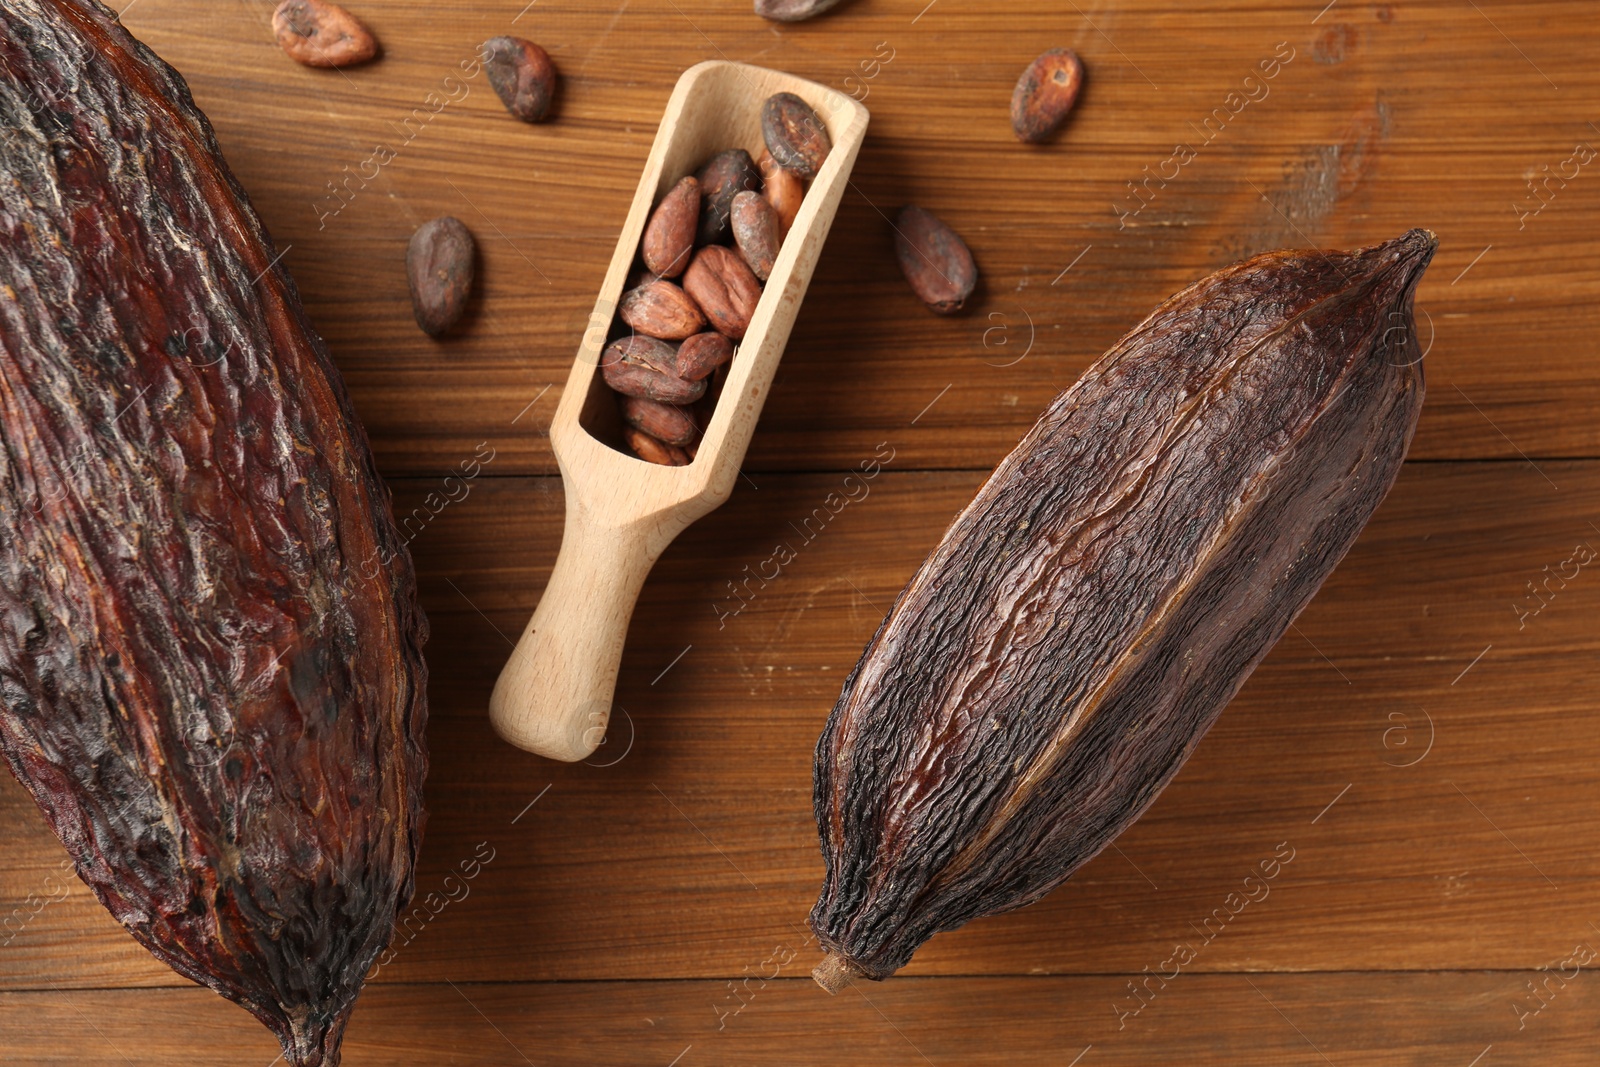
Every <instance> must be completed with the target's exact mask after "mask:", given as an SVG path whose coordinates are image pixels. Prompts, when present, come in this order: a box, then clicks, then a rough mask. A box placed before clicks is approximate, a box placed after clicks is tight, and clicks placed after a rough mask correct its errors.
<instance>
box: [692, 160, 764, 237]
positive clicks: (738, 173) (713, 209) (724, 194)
mask: <svg viewBox="0 0 1600 1067" xmlns="http://www.w3.org/2000/svg"><path fill="white" fill-rule="evenodd" d="M695 177H696V178H698V179H699V181H700V230H699V233H698V235H697V239H698V240H699V242H700V244H703V245H720V244H726V243H727V242H728V237H729V236H730V232H731V231H730V229H729V223H728V215H729V213H730V212H731V211H732V210H733V198H734V196H735V195H736V194H737V193H739V192H741V191H742V190H745V189H760V188H761V172H760V171H758V170H756V164H755V160H753V159H751V158H750V153H749V152H746V151H745V150H744V149H742V148H730V149H728V151H726V152H720V153H718V154H717V155H715V156H713V157H712V158H711V162H709V163H707V164H706V165H705V166H703V167H701V168H700V170H699V171H698V172H697V173H696V174H695Z"/></svg>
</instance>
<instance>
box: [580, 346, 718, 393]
mask: <svg viewBox="0 0 1600 1067" xmlns="http://www.w3.org/2000/svg"><path fill="white" fill-rule="evenodd" d="M676 360H677V353H676V352H674V351H673V348H672V346H671V345H669V344H667V343H666V342H664V341H658V340H656V339H655V338H654V337H640V336H633V337H622V338H618V339H617V340H615V341H612V342H611V343H610V344H609V345H607V346H606V348H605V351H604V352H602V353H601V354H600V373H601V374H602V375H603V376H604V377H605V380H606V384H607V385H609V386H611V388H613V389H615V390H616V391H617V392H619V393H621V394H623V395H624V396H641V397H644V398H645V399H647V400H659V401H661V402H662V403H664V404H690V403H693V402H694V401H696V400H699V399H700V398H701V397H702V396H704V395H705V392H706V383H705V382H704V381H698V382H688V381H684V380H683V379H682V378H680V377H678V376H677V375H676V374H674V373H673V372H672V367H673V364H674V363H675V362H676Z"/></svg>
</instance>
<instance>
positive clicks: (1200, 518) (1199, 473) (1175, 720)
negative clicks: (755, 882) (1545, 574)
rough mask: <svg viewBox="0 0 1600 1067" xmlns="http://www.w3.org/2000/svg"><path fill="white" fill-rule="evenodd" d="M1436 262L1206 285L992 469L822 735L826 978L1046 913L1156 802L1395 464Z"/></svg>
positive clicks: (1412, 424) (1369, 264)
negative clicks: (957, 933)
mask: <svg viewBox="0 0 1600 1067" xmlns="http://www.w3.org/2000/svg"><path fill="white" fill-rule="evenodd" d="M1435 245H1436V241H1435V239H1434V237H1433V235H1432V234H1430V233H1427V232H1426V231H1422V230H1413V231H1411V232H1410V233H1408V234H1406V235H1405V236H1403V237H1400V238H1398V239H1396V240H1393V241H1390V242H1388V243H1387V244H1383V245H1379V246H1377V247H1375V248H1368V249H1363V250H1360V251H1356V252H1320V251H1296V252H1271V253H1267V254H1265V255H1261V256H1257V257H1255V258H1254V259H1251V260H1248V261H1246V262H1244V263H1241V264H1236V265H1234V266H1232V267H1229V268H1226V269H1225V270H1222V271H1219V272H1217V273H1216V274H1213V275H1211V276H1210V277H1208V278H1206V279H1204V280H1202V281H1200V282H1198V283H1196V284H1195V285H1192V286H1190V287H1189V288H1187V289H1185V290H1183V291H1182V292H1180V293H1178V294H1177V295H1176V296H1174V297H1172V298H1171V299H1170V300H1168V301H1167V302H1166V303H1165V304H1163V305H1162V306H1161V307H1159V308H1157V309H1156V311H1155V312H1154V313H1153V314H1151V316H1150V317H1149V318H1147V319H1146V320H1145V321H1144V322H1143V323H1141V324H1140V325H1139V326H1138V327H1136V328H1135V329H1134V330H1133V332H1131V333H1130V334H1128V335H1127V336H1126V337H1124V338H1123V339H1122V340H1121V341H1119V342H1117V344H1116V345H1114V346H1113V347H1112V349H1111V351H1110V352H1108V353H1107V354H1106V355H1105V356H1104V357H1103V358H1101V359H1100V360H1099V361H1098V362H1096V363H1095V364H1094V365H1093V366H1092V367H1090V368H1089V369H1088V370H1087V371H1085V372H1084V374H1083V377H1082V378H1081V379H1079V381H1078V382H1077V383H1076V384H1075V385H1073V386H1072V388H1070V389H1068V390H1067V391H1066V392H1064V393H1062V394H1061V395H1060V396H1059V397H1058V398H1057V399H1056V400H1055V402H1054V403H1053V404H1052V405H1051V406H1050V408H1049V410H1047V411H1046V412H1045V413H1044V415H1043V417H1042V418H1041V419H1040V420H1039V422H1038V424H1037V425H1035V426H1034V427H1033V429H1032V430H1030V431H1029V432H1028V434H1027V435H1026V436H1025V437H1024V438H1023V439H1022V442H1021V443H1020V444H1019V445H1018V446H1017V447H1016V449H1015V450H1014V451H1013V452H1012V453H1011V454H1010V455H1009V456H1007V457H1006V458H1005V459H1004V460H1002V461H1001V463H1000V465H999V466H998V467H997V468H996V469H995V471H994V473H993V475H991V476H990V478H989V480H988V481H987V482H986V483H985V484H984V485H983V487H982V488H981V489H980V490H979V491H978V494H977V496H976V497H975V498H974V499H973V501H972V503H971V504H969V505H968V506H967V507H966V509H965V510H963V511H962V512H961V514H960V515H958V516H957V517H956V519H955V521H954V522H953V523H951V525H950V528H949V529H948V530H947V531H946V532H945V535H944V539H943V540H942V541H941V542H940V543H939V545H938V547H936V548H935V549H934V550H933V552H932V553H931V554H930V555H929V557H928V559H927V561H926V562H925V563H923V565H922V567H921V569H919V570H918V571H917V573H916V574H915V575H914V576H913V577H912V579H911V581H910V583H909V584H908V585H907V586H906V588H905V590H904V591H903V592H902V593H901V594H900V596H899V598H898V599H897V600H896V601H895V604H894V606H893V608H891V609H890V611H889V614H888V616H887V618H885V620H884V621H883V623H882V625H881V626H880V627H879V628H878V632H877V633H876V634H875V635H874V636H873V638H872V641H871V642H870V643H869V644H868V646H867V649H866V652H865V653H864V654H863V656H862V657H861V661H860V662H859V663H858V664H857V665H856V668H855V669H854V671H852V672H851V674H850V676H849V678H848V679H847V680H846V681H845V684H844V689H843V692H842V694H841V695H840V698H839V702H838V704H837V705H835V707H834V709H833V712H832V714H831V715H830V716H829V719H828V724H827V727H826V728H825V729H824V731H823V734H822V737H821V739H820V740H819V741H818V743H817V750H816V765H815V772H816V789H815V815H816V820H817V828H818V832H819V834H820V836H821V841H822V852H823V857H824V859H825V861H826V870H827V873H826V879H825V882H824V885H823V888H822V892H821V895H820V898H819V899H818V901H817V904H816V907H815V908H814V909H813V911H812V913H811V926H812V929H814V930H815V931H816V933H817V936H818V938H819V939H820V941H821V944H822V946H823V947H824V949H825V950H826V951H827V952H828V953H829V956H828V957H827V958H826V959H825V960H824V961H823V964H822V966H820V967H819V968H818V971H817V974H816V977H817V980H818V981H819V982H822V983H824V984H825V985H829V986H832V987H837V986H838V985H839V984H840V983H841V982H843V981H845V980H847V979H849V978H850V977H854V976H865V977H868V978H873V979H882V978H884V977H886V976H888V975H889V974H892V973H893V972H894V971H896V970H898V969H899V968H900V967H902V966H904V965H905V963H906V962H907V961H908V960H909V959H910V958H911V955H912V953H913V951H915V949H916V948H917V946H919V945H920V944H922V943H923V942H924V941H926V940H927V939H928V938H929V937H931V936H932V935H933V934H935V933H937V932H939V931H941V930H952V929H954V928H956V927H958V926H960V925H962V924H963V923H966V922H968V921H969V920H971V919H975V918H977V917H979V916H982V915H990V914H994V913H996V912H1002V911H1007V910H1009V909H1012V908H1016V907H1020V906H1022V905H1024V904H1028V903H1030V902H1032V901H1034V900H1037V899H1039V898H1040V897H1041V896H1043V895H1044V894H1045V893H1048V892H1049V891H1050V890H1051V889H1052V888H1054V887H1055V886H1057V885H1059V884H1060V883H1061V882H1063V881H1065V880H1066V879H1067V878H1068V877H1069V876H1070V875H1071V874H1072V872H1073V871H1074V870H1076V869H1077V868H1078V867H1079V866H1080V865H1082V864H1083V863H1084V862H1086V861H1087V860H1088V859H1089V858H1090V857H1092V856H1094V855H1095V854H1096V853H1097V852H1099V851H1100V850H1101V849H1102V848H1104V847H1105V846H1106V845H1107V844H1109V843H1110V842H1111V840H1112V839H1113V838H1115V837H1116V835H1117V834H1118V833H1120V832H1121V831H1122V830H1123V829H1125V828H1126V827H1127V826H1128V825H1129V824H1130V823H1131V822H1132V821H1133V820H1134V819H1135V818H1137V817H1138V815H1139V814H1140V812H1142V811H1143V810H1144V809H1145V808H1146V807H1148V806H1149V804H1150V803H1151V802H1152V801H1153V800H1154V799H1155V797H1156V796H1157V795H1158V794H1159V793H1160V792H1161V790H1162V788H1163V787H1164V786H1165V785H1166V784H1167V782H1168V781H1169V780H1170V779H1171V778H1172V776H1173V775H1174V774H1175V773H1176V772H1177V770H1178V768H1179V767H1180V766H1181V765H1182V764H1183V761H1184V760H1185V759H1186V758H1187V757H1188V756H1189V754H1190V753H1191V752H1192V751H1193V749H1194V747H1195V745H1196V744H1197V743H1198V741H1199V739H1200V737H1201V736H1202V735H1203V734H1204V733H1205V732H1206V730H1207V728H1208V727H1209V726H1210V725H1211V723H1212V722H1213V721H1214V720H1215V719H1216V717H1217V714H1218V713H1219V712H1220V711H1221V709H1222V707H1223V706H1224V705H1225V704H1227V702H1228V701H1229V700H1230V699H1232V697H1233V695H1234V693H1236V692H1237V691H1238V689H1239V687H1240V685H1242V684H1243V682H1244V680H1245V678H1246V677H1248V676H1249V674H1250V672H1251V670H1253V669H1254V667H1255V665H1256V664H1257V663H1258V662H1260V660H1261V658H1262V657H1263V656H1265V655H1266V653H1267V651H1268V650H1269V649H1270V648H1271V647H1272V645H1273V643H1274V642H1276V641H1277V639H1278V638H1279V636H1281V635H1282V634H1283V633H1284V631H1285V630H1286V629H1287V628H1288V627H1289V624H1290V623H1291V622H1292V621H1293V620H1294V618H1295V616H1296V615H1297V614H1298V613H1299V611H1300V610H1301V608H1303V607H1304V606H1305V605H1306V603H1307V602H1308V601H1309V600H1310V599H1311V597H1312V596H1313V594H1315V592H1316V591H1317V588H1318V587H1319V586H1320V585H1321V584H1322V581H1323V579H1324V578H1326V577H1327V576H1328V574H1329V572H1330V571H1332V570H1333V568H1334V566H1335V564H1337V563H1338V561H1339V560H1340V558H1341V557H1342V556H1343V555H1344V554H1345V552H1346V551H1347V550H1348V549H1349V548H1350V546H1351V544H1352V543H1353V542H1354V541H1355V539H1356V536H1357V534H1359V533H1360V531H1361V528H1362V527H1363V526H1364V525H1365V523H1366V522H1367V520H1368V518H1370V517H1371V515H1372V513H1373V511H1374V510H1375V509H1376V508H1377V507H1378V504H1379V503H1380V502H1381V501H1382V500H1383V498H1384V495H1385V494H1386V493H1387V492H1388V491H1389V488H1390V486H1391V485H1392V484H1393V482H1394V479H1395V476H1396V475H1397V474H1398V473H1399V470H1400V465H1401V460H1402V459H1403V458H1404V456H1405V453H1406V449H1407V447H1408V445H1409V443H1410V441H1411V436H1412V433H1413V431H1414V430H1415V428H1416V423H1417V416H1418V414H1419V413H1420V411H1421V406H1422V394H1423V380H1422V366H1421V352H1420V350H1419V348H1418V345H1417V343H1416V338H1415V331H1414V329H1413V322H1412V311H1411V306H1412V294H1413V292H1414V290H1415V287H1416V285H1417V282H1418V281H1419V279H1420V278H1421V276H1422V272H1423V270H1424V268H1425V267H1426V265H1427V263H1428V260H1429V259H1430V257H1431V256H1432V254H1433V250H1434V248H1435Z"/></svg>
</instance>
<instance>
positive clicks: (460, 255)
mask: <svg viewBox="0 0 1600 1067" xmlns="http://www.w3.org/2000/svg"><path fill="white" fill-rule="evenodd" d="M477 251H478V245H477V242H476V241H474V240H473V239H472V233H471V231H469V230H468V229H467V228H466V226H464V225H462V223H461V220H459V219H456V218H453V217H451V216H449V215H444V216H441V217H440V218H437V219H431V220H429V221H427V222H424V223H423V224H422V225H421V226H418V227H417V232H416V233H414V234H412V235H411V243H410V244H409V245H408V246H407V247H406V280H407V281H409V282H410V283H411V310H412V313H413V314H415V315H416V317H417V325H418V326H420V327H422V329H423V332H424V333H427V334H429V335H430V336H433V337H438V336H439V335H440V334H443V333H446V332H447V331H449V329H450V327H452V326H454V325H455V324H456V322H457V321H458V320H459V319H460V318H461V313H462V312H463V311H465V310H466V307H467V299H468V298H469V297H470V296H471V295H472V281H473V278H474V276H475V274H476V260H477Z"/></svg>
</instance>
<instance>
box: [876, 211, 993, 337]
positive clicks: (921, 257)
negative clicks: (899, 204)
mask: <svg viewBox="0 0 1600 1067" xmlns="http://www.w3.org/2000/svg"><path fill="white" fill-rule="evenodd" d="M894 250H895V255H896V257H897V258H898V259H899V260H900V270H901V273H903V274H904V275H905V276H906V281H908V282H910V283H911V291H912V292H914V293H916V294H917V298H918V299H920V300H921V301H922V302H923V303H924V304H926V305H928V308H929V309H930V310H931V311H933V312H935V313H936V314H939V315H951V314H954V313H955V312H957V311H960V310H961V308H962V306H963V305H964V304H965V303H966V302H967V297H969V296H971V295H972V290H973V288H974V287H975V286H976V285H977V284H978V265H977V264H976V263H974V262H973V261H972V252H971V251H970V250H969V249H968V248H967V243H966V242H965V241H963V240H962V239H961V237H960V235H959V234H957V233H956V232H955V231H954V230H952V229H951V228H950V227H948V226H946V225H945V224H944V223H943V222H941V221H940V220H939V219H938V217H937V216H935V215H934V214H933V213H932V212H929V211H924V210H923V209H922V208H920V207H917V206H916V205H914V204H907V205H906V206H905V207H903V208H901V209H900V214H899V216H898V217H897V218H896V219H895V223H894Z"/></svg>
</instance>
